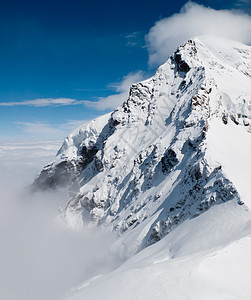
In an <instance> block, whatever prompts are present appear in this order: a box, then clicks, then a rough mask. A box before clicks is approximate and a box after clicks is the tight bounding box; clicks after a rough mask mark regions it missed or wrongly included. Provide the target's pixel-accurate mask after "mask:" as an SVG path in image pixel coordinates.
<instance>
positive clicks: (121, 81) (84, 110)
mask: <svg viewBox="0 0 251 300" xmlns="http://www.w3.org/2000/svg"><path fill="white" fill-rule="evenodd" d="M186 3H187V1H179V0H178V1H167V0H165V1H164V0H155V1H141V0H139V1H137V0H134V1H131V0H126V1H122V0H117V1H115V0H110V1H97V0H93V1H85V0H67V1H65V0H50V1H48V0H43V1H40V0H37V1H34V0H33V1H27V0H23V1H17V0H16V1H13V0H3V1H1V2H0V37H1V47H0V140H11V139H12V140H15V139H19V140H20V139H21V140H22V139H26V140H29V139H45V138H49V139H50V138H53V139H55V138H57V137H58V138H59V139H61V138H62V137H63V136H65V135H66V134H68V133H69V132H70V131H71V130H72V129H73V128H74V127H76V126H78V125H79V124H80V123H81V122H82V121H84V120H89V119H92V118H94V117H96V116H98V115H101V114H103V113H105V112H107V111H109V110H111V109H112V107H113V106H116V98H115V97H112V98H109V97H108V96H110V95H114V94H115V95H118V96H117V97H118V100H117V102H118V104H120V102H121V101H122V100H121V99H123V97H126V95H127V91H128V89H129V86H130V84H131V83H133V81H138V80H141V79H143V78H146V77H148V76H150V75H152V74H153V72H154V70H155V69H156V67H157V65H158V63H159V62H163V59H164V57H163V54H162V56H161V57H160V56H159V53H160V51H159V49H157V48H156V47H157V46H156V45H154V40H155V39H154V38H155V37H154V38H152V36H153V34H155V32H154V33H153V34H152V36H151V35H150V36H149V35H148V38H147V37H146V35H147V34H148V33H149V31H150V30H151V29H152V28H155V27H154V26H155V23H156V22H159V21H160V20H162V19H164V18H170V20H171V22H175V20H173V19H172V16H173V14H181V13H180V11H181V9H182V7H184V5H185V4H186ZM196 3H198V4H201V5H203V8H204V13H205V14H207V10H206V9H208V7H211V8H213V9H214V11H215V10H221V11H222V10H229V11H230V10H231V11H232V9H238V10H239V12H238V14H239V15H240V14H243V12H245V13H246V14H249V15H250V7H251V1H249V0H237V1H223V0H219V1H212V0H205V1H197V2H196ZM194 4H195V3H194ZM183 10H184V8H183ZM187 10H188V9H187ZM242 19H243V18H242ZM242 19H241V21H240V31H241V29H242V28H241V26H243V27H244V26H245V24H246V23H245V22H244V20H243V23H241V22H242ZM246 21H247V22H248V20H246ZM226 22H228V21H226ZM177 24H179V25H177V26H176V27H177V30H179V32H180V31H182V30H183V28H184V26H185V24H182V22H181V23H177ZM242 24H243V25H242ZM195 25H196V24H195ZM179 26H180V28H178V27H179ZM246 27H247V26H245V28H246ZM167 32H168V28H167ZM176 35H179V34H176ZM185 37H186V36H185ZM185 37H183V36H181V37H180V41H182V39H183V38H185ZM230 37H231V36H230ZM164 38H166V37H164ZM168 38H169V41H170V42H169V45H170V49H169V48H168V49H167V50H166V52H164V56H165V53H166V58H165V59H167V58H168V55H169V54H170V53H169V52H170V51H174V50H175V47H176V45H175V42H178V40H177V41H176V40H175V42H173V38H172V39H171V37H170V36H169V37H168ZM243 39H244V41H246V40H245V38H244V37H243ZM247 42H249V40H248V41H247ZM172 48H173V49H172ZM153 54H154V55H157V56H158V58H157V59H152V61H151V58H152V57H153ZM107 97H108V98H107ZM101 98H102V99H103V100H102V99H101ZM55 99H59V100H58V101H57V102H55ZM107 99H108V102H109V103H112V105H107V103H108V102H107ZM100 100H101V102H100ZM29 101H30V102H29ZM34 101H35V102H34ZM97 101H98V104H97V105H96V102H97ZM102 101H103V103H106V104H105V105H101V103H102Z"/></svg>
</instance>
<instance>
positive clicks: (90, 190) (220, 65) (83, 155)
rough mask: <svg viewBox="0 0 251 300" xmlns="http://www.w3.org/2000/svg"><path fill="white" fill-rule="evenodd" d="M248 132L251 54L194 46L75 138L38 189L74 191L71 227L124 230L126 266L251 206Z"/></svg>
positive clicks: (229, 45) (219, 44) (229, 44)
mask: <svg viewBox="0 0 251 300" xmlns="http://www.w3.org/2000/svg"><path fill="white" fill-rule="evenodd" d="M250 132H251V49H250V47H248V46H245V45H242V44H240V43H237V42H233V41H226V40H223V39H218V38H213V37H200V38H195V39H194V40H189V41H188V42H187V43H185V44H184V45H182V46H180V47H179V48H178V49H177V51H176V52H175V53H174V54H173V55H172V56H171V57H170V58H169V59H168V61H167V62H166V63H165V64H163V65H162V66H160V67H159V68H158V70H157V71H156V73H155V75H154V76H153V77H151V78H150V79H148V80H145V81H142V82H139V83H136V84H134V85H133V86H132V87H131V90H130V95H129V98H128V99H127V100H126V101H125V102H124V104H123V105H122V106H120V107H118V108H117V109H116V110H115V111H114V112H113V113H111V114H110V115H109V114H108V115H105V116H103V117H101V118H98V119H96V120H94V121H92V122H91V123H89V124H87V125H85V126H84V127H83V128H80V129H78V130H77V131H75V132H74V133H72V134H71V135H70V136H69V137H68V138H67V139H66V140H65V142H64V144H63V145H62V147H61V149H60V150H59V152H58V155H57V158H56V160H55V161H54V162H53V163H51V164H50V165H48V166H46V167H45V168H44V169H43V170H42V172H41V173H40V174H39V176H38V177H37V178H36V180H35V182H34V184H33V188H34V189H36V188H42V189H48V188H58V187H62V186H63V187H64V186H66V185H67V184H69V191H70V195H71V199H70V201H69V203H68V204H67V205H66V207H65V208H64V210H63V215H64V217H65V219H66V221H67V222H68V224H69V225H70V226H73V227H74V226H79V224H80V225H81V224H84V222H85V221H88V220H92V221H93V222H95V223H97V224H103V225H104V226H107V228H109V229H115V230H117V231H118V232H119V233H120V234H121V236H122V237H121V239H122V241H123V244H124V245H125V246H124V250H123V251H124V253H123V255H124V256H126V257H127V256H130V255H132V254H134V253H136V252H137V251H139V250H141V249H143V248H145V247H146V246H148V245H151V244H153V243H155V242H156V241H158V240H160V239H162V238H163V237H164V236H166V235H167V234H168V233H170V232H171V231H172V230H173V229H175V228H176V227H177V226H178V225H179V224H182V223H183V222H184V221H186V220H188V219H192V218H195V217H197V216H199V215H201V214H202V213H204V212H205V211H207V210H208V209H209V208H210V207H211V206H214V205H215V204H223V203H225V202H229V201H231V202H234V203H237V205H243V202H244V203H245V204H244V207H249V208H250V207H251V199H250V195H249V190H250V189H249V177H250V176H249V174H250V170H251V160H250V158H249V156H250V154H249V149H250V147H251V138H250V137H251V135H250Z"/></svg>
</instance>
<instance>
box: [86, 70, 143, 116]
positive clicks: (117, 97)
mask: <svg viewBox="0 0 251 300" xmlns="http://www.w3.org/2000/svg"><path fill="white" fill-rule="evenodd" d="M143 79H144V75H143V72H142V71H138V72H135V73H130V74H128V75H126V76H125V77H124V78H123V79H122V81H121V82H119V83H116V84H112V85H110V87H111V88H113V89H115V91H116V92H117V94H114V95H110V96H107V97H102V98H99V101H97V102H93V101H85V104H86V105H87V106H89V107H92V108H95V109H98V110H105V109H114V108H116V107H117V106H119V105H120V104H122V103H123V102H124V101H125V100H127V98H128V93H129V89H130V87H131V85H132V84H133V83H135V82H138V81H141V80H143Z"/></svg>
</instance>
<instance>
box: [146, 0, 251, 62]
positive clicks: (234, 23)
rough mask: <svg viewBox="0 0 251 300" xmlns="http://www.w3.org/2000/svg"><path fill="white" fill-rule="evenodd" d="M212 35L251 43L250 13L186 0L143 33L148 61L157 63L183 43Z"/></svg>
mask: <svg viewBox="0 0 251 300" xmlns="http://www.w3.org/2000/svg"><path fill="white" fill-rule="evenodd" d="M200 35H216V36H220V37H224V38H227V39H232V40H236V41H239V42H242V43H244V44H251V16H249V15H247V14H245V13H243V12H241V11H237V10H215V9H213V8H210V7H205V6H203V5H199V4H197V3H195V2H188V3H187V4H186V5H185V6H184V7H183V8H182V9H181V11H180V13H178V14H174V15H172V16H171V17H168V18H165V19H162V20H160V21H158V22H156V23H155V25H154V26H153V27H152V28H151V29H150V31H149V33H148V34H147V36H146V43H147V49H148V53H149V64H150V65H151V66H153V65H159V64H161V63H163V62H164V61H165V60H167V58H168V56H169V55H170V54H171V53H172V52H173V51H175V49H176V48H177V47H178V46H179V45H180V44H181V43H183V42H185V41H186V40H188V39H190V38H194V37H196V36H200Z"/></svg>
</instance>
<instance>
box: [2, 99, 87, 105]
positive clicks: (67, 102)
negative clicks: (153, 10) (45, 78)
mask: <svg viewBox="0 0 251 300" xmlns="http://www.w3.org/2000/svg"><path fill="white" fill-rule="evenodd" d="M83 103H84V101H83V100H76V99H70V98H41V99H34V100H27V101H16V102H0V106H34V107H41V106H67V105H79V104H83Z"/></svg>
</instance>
